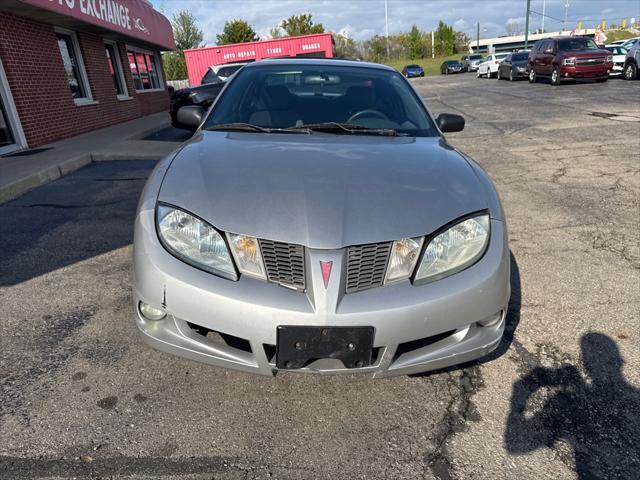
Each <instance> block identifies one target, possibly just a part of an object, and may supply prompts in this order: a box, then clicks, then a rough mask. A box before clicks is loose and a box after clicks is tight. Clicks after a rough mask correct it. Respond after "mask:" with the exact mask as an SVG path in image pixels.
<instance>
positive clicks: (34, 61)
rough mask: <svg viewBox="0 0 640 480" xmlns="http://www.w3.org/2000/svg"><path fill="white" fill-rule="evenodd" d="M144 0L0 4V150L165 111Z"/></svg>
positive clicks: (167, 41) (156, 24)
mask: <svg viewBox="0 0 640 480" xmlns="http://www.w3.org/2000/svg"><path fill="white" fill-rule="evenodd" d="M174 47H175V44H174V39H173V33H172V30H171V25H170V23H169V21H168V20H167V19H166V18H165V17H164V16H163V15H161V14H160V13H159V12H157V11H155V10H154V9H153V7H152V6H151V4H150V3H149V2H148V1H147V0H1V1H0V155H2V154H6V153H9V152H12V151H15V150H20V149H25V148H33V147H37V146H39V145H42V144H45V143H49V142H52V141H55V140H60V139H62V138H66V137H69V136H73V135H78V134H80V133H85V132H88V131H91V130H94V129H97V128H101V127H105V126H108V125H112V124H115V123H119V122H123V121H126V120H131V119H133V118H137V117H141V116H144V115H149V114H151V113H155V112H159V111H162V110H166V109H167V108H168V104H169V96H168V93H167V89H166V84H165V81H164V75H163V71H162V63H161V59H160V51H161V50H170V49H173V48H174Z"/></svg>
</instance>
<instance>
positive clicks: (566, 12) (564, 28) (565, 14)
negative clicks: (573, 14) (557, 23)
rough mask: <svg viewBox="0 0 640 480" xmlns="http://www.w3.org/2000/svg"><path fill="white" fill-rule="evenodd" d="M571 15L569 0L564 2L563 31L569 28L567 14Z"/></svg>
mask: <svg viewBox="0 0 640 480" xmlns="http://www.w3.org/2000/svg"><path fill="white" fill-rule="evenodd" d="M568 15H569V0H567V2H566V3H565V4H564V23H563V24H562V31H563V32H564V31H565V30H566V29H567V16H568Z"/></svg>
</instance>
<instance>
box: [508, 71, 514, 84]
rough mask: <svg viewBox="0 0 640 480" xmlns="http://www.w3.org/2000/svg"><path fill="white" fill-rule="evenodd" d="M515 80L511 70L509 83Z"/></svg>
mask: <svg viewBox="0 0 640 480" xmlns="http://www.w3.org/2000/svg"><path fill="white" fill-rule="evenodd" d="M514 80H515V78H514V77H513V70H509V81H510V82H513V81H514Z"/></svg>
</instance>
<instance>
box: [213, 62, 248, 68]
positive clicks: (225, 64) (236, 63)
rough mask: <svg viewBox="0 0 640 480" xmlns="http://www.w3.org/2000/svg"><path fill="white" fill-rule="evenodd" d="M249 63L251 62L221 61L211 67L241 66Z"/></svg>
mask: <svg viewBox="0 0 640 480" xmlns="http://www.w3.org/2000/svg"><path fill="white" fill-rule="evenodd" d="M251 63H253V62H251ZM248 64H249V62H234V63H220V64H218V65H211V68H222V67H238V66H239V67H241V66H243V65H248Z"/></svg>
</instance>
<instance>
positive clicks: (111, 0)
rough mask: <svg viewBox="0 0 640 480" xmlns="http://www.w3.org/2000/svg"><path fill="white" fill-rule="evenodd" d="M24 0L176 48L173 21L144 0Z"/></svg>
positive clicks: (162, 45) (149, 41) (100, 25)
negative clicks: (170, 21)
mask: <svg viewBox="0 0 640 480" xmlns="http://www.w3.org/2000/svg"><path fill="white" fill-rule="evenodd" d="M21 1H22V2H23V3H28V4H30V5H33V6H35V7H40V8H44V9H47V10H50V11H52V12H56V13H59V14H62V15H67V16H70V17H73V18H75V19H77V20H80V21H83V22H86V23H91V24H93V25H97V26H99V27H103V28H107V29H109V30H113V31H115V32H119V33H123V34H125V35H127V36H129V37H135V38H139V39H140V40H144V41H145V42H148V43H152V44H155V45H158V46H160V47H164V48H166V49H169V50H170V49H173V48H175V42H174V40H173V32H172V30H171V24H170V23H169V21H168V20H167V19H166V18H165V17H164V16H163V15H161V14H160V13H159V12H156V11H155V10H154V9H153V7H151V6H150V5H149V4H147V3H146V2H145V1H144V0H21Z"/></svg>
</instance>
